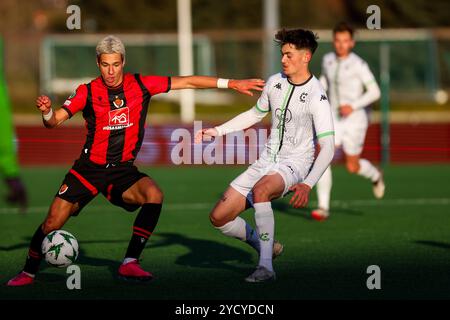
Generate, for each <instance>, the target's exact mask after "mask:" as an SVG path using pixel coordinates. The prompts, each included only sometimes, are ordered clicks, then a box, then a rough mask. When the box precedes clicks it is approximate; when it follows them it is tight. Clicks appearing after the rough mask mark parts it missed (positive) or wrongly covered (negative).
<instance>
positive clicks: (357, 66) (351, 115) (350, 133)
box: [312, 22, 385, 220]
mask: <svg viewBox="0 0 450 320" xmlns="http://www.w3.org/2000/svg"><path fill="white" fill-rule="evenodd" d="M353 33H354V32H353V29H352V28H351V27H350V26H349V25H348V24H346V23H345V22H342V23H339V24H338V25H337V26H336V27H335V28H334V30H333V45H334V50H335V51H334V52H330V53H328V54H326V55H325V56H324V57H323V59H322V74H321V76H320V82H321V83H322V85H323V86H324V88H325V90H327V93H328V97H329V98H330V104H331V109H332V112H333V120H334V126H335V130H336V135H335V142H336V147H341V146H342V148H343V151H344V154H345V161H346V167H347V170H348V172H350V173H355V174H358V175H360V176H362V177H364V178H366V179H369V180H370V181H371V182H372V184H373V193H374V196H375V197H376V198H377V199H381V198H382V197H383V196H384V190H385V185H384V180H383V174H382V173H381V172H380V170H378V169H377V168H376V167H375V166H374V165H373V164H372V163H370V162H369V161H368V160H367V159H361V158H360V155H361V152H362V150H363V146H364V139H365V137H366V132H367V127H368V125H369V119H368V115H367V110H366V107H367V106H369V105H370V104H371V103H373V102H375V101H376V100H378V99H379V98H380V89H379V87H378V85H377V83H376V81H375V77H374V76H373V74H372V72H371V71H370V69H369V66H368V65H367V63H366V62H365V61H364V60H363V59H361V58H360V57H359V56H358V55H356V54H355V53H353V52H352V49H353V47H354V45H355V40H354V39H353ZM331 186H332V174H331V168H330V167H329V168H328V169H327V170H326V171H325V172H324V174H323V175H322V177H321V179H320V180H319V183H318V184H317V197H318V202H319V203H318V209H316V210H313V211H312V217H313V218H314V219H316V220H324V219H326V218H328V216H329V210H330V193H331Z"/></svg>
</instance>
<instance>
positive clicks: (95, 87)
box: [62, 73, 170, 165]
mask: <svg viewBox="0 0 450 320" xmlns="http://www.w3.org/2000/svg"><path fill="white" fill-rule="evenodd" d="M169 90H170V77H161V76H142V75H140V74H134V75H133V74H129V73H126V74H124V79H123V82H122V85H121V86H120V87H118V88H114V89H112V88H109V87H107V86H106V85H105V83H104V82H103V79H102V77H98V78H96V79H94V80H92V81H91V82H90V83H88V84H82V85H80V86H79V87H78V88H77V90H76V91H75V92H74V93H73V94H72V95H71V96H70V97H69V98H68V99H67V100H66V101H65V102H64V105H63V106H62V108H63V109H65V110H66V111H67V113H68V114H69V117H72V116H73V115H74V114H75V113H76V112H78V111H82V112H83V118H84V119H85V121H86V127H87V131H88V132H87V136H86V142H85V144H84V147H83V151H82V153H81V157H80V158H82V159H88V160H90V161H92V162H94V163H96V164H102V165H103V164H107V163H119V162H132V161H134V159H135V158H136V156H137V154H138V152H139V149H140V148H141V145H142V140H143V138H144V130H145V129H144V126H145V119H146V116H147V109H148V105H149V102H150V98H151V97H152V96H154V95H156V94H158V93H162V92H168V91H169Z"/></svg>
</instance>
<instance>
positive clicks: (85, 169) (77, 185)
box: [56, 160, 148, 215]
mask: <svg viewBox="0 0 450 320" xmlns="http://www.w3.org/2000/svg"><path fill="white" fill-rule="evenodd" d="M143 177H148V175H146V174H145V173H142V172H139V171H138V169H137V168H136V166H134V165H133V164H131V163H130V164H128V163H125V164H110V165H104V166H101V165H97V164H95V163H92V162H90V161H86V160H77V161H75V163H74V165H73V167H72V169H70V170H69V172H68V173H67V174H66V177H65V178H64V181H63V182H62V184H61V187H60V189H59V191H58V192H57V193H56V197H59V198H61V199H64V200H66V201H68V202H71V203H78V205H79V209H78V210H77V212H75V213H74V214H73V215H78V214H79V213H80V211H81V209H83V207H84V206H86V205H87V204H88V203H89V202H90V201H91V200H92V199H94V198H95V197H96V196H97V194H98V193H102V194H103V195H104V196H105V197H106V199H108V200H109V201H110V202H111V203H112V204H114V205H116V206H119V207H122V208H124V209H125V210H127V211H135V210H136V209H137V208H139V207H140V206H139V205H133V204H128V203H125V202H124V201H123V199H122V193H123V192H124V191H126V190H127V189H128V188H130V187H131V186H132V185H133V184H135V183H136V182H137V181H138V180H140V179H142V178H143Z"/></svg>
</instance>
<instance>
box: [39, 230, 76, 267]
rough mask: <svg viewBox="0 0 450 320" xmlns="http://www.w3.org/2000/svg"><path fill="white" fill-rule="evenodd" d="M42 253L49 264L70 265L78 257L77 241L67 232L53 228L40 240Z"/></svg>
mask: <svg viewBox="0 0 450 320" xmlns="http://www.w3.org/2000/svg"><path fill="white" fill-rule="evenodd" d="M41 248H42V254H43V255H44V257H45V261H47V263H48V264H49V265H51V266H54V267H58V268H63V267H67V266H69V265H71V264H72V263H74V262H75V260H76V259H77V257H78V241H77V239H76V238H75V237H74V236H73V235H72V234H71V233H69V232H67V231H64V230H55V231H52V232H50V233H49V234H48V235H47V236H46V237H45V238H44V241H42V247H41Z"/></svg>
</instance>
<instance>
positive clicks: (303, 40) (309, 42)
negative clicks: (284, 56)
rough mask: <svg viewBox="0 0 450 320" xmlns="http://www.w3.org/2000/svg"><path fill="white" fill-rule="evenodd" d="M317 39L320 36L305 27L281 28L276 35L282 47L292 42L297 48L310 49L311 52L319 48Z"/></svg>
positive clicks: (276, 40) (276, 39)
mask: <svg viewBox="0 0 450 320" xmlns="http://www.w3.org/2000/svg"><path fill="white" fill-rule="evenodd" d="M317 39H319V38H318V37H317V35H315V34H314V33H313V32H312V31H310V30H304V29H292V30H286V29H281V30H279V31H278V32H277V34H276V35H275V42H277V43H278V45H279V46H280V47H282V46H284V45H285V44H286V43H290V44H293V45H295V47H296V48H297V49H309V51H311V53H314V51H316V49H317V45H318V44H317Z"/></svg>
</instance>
